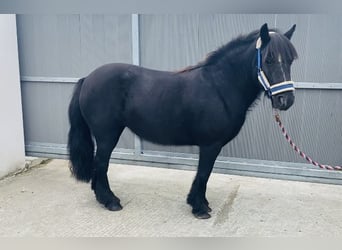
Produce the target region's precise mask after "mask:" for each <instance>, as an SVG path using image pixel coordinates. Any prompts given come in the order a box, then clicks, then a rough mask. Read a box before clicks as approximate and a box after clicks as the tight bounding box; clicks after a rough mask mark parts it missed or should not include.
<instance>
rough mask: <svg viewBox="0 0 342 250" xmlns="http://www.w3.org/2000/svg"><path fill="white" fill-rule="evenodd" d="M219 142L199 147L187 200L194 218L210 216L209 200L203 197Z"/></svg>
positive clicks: (219, 146) (217, 152)
mask: <svg viewBox="0 0 342 250" xmlns="http://www.w3.org/2000/svg"><path fill="white" fill-rule="evenodd" d="M221 148H222V146H221V144H215V145H212V146H203V147H200V157H199V163H198V169H197V174H196V177H195V179H194V181H193V183H192V186H191V190H190V193H189V195H188V198H187V202H188V204H189V205H191V206H192V213H193V214H194V216H195V217H196V218H199V219H208V218H210V214H209V212H211V208H210V207H209V202H208V200H207V199H206V197H205V192H206V190H207V182H208V179H209V176H210V174H211V171H212V169H213V166H214V163H215V160H216V157H217V156H218V154H219V153H220V151H221Z"/></svg>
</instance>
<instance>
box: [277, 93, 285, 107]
mask: <svg viewBox="0 0 342 250" xmlns="http://www.w3.org/2000/svg"><path fill="white" fill-rule="evenodd" d="M278 102H279V104H280V106H286V98H285V97H284V96H282V95H281V96H278Z"/></svg>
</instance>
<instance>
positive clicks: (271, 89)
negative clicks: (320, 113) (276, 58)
mask: <svg viewBox="0 0 342 250" xmlns="http://www.w3.org/2000/svg"><path fill="white" fill-rule="evenodd" d="M255 47H256V49H257V68H258V80H259V82H260V84H261V86H262V87H263V88H264V90H265V91H266V93H267V96H268V97H271V96H274V95H277V94H280V93H284V92H287V91H294V90H295V88H294V82H293V81H283V82H279V83H276V84H273V85H271V84H270V82H269V81H268V79H267V77H266V75H265V73H264V71H263V70H262V67H261V66H262V64H261V62H262V60H261V38H260V37H259V38H258V40H257V42H256V46H255Z"/></svg>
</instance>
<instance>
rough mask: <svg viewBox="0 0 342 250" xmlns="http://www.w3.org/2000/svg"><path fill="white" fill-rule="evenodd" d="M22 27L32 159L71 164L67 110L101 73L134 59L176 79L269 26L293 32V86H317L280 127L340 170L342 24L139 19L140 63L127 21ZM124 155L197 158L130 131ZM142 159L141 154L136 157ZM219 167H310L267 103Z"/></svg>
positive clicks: (315, 19) (94, 19) (24, 23)
mask: <svg viewBox="0 0 342 250" xmlns="http://www.w3.org/2000/svg"><path fill="white" fill-rule="evenodd" d="M17 19H18V20H17V21H18V37H19V51H20V66H21V76H22V94H23V110H24V126H25V139H26V145H27V147H26V149H27V152H28V154H35V155H44V154H52V155H59V154H60V155H65V153H66V150H65V144H66V138H67V131H68V121H67V106H68V103H69V99H70V96H71V93H72V88H73V85H74V84H71V83H70V82H74V81H75V80H76V78H79V77H82V76H85V75H87V74H88V73H89V72H90V71H91V70H93V69H94V68H96V67H98V66H99V65H102V64H104V63H107V62H126V63H132V62H133V59H132V58H133V57H134V56H138V57H140V64H141V65H142V66H145V67H149V68H154V69H162V70H176V69H180V68H182V67H185V66H187V65H191V64H196V63H197V62H198V61H200V60H202V59H203V57H205V55H206V54H207V53H208V52H210V51H212V50H215V49H216V48H218V47H220V46H221V45H223V44H225V43H227V42H228V41H230V40H231V39H232V38H234V37H236V36H238V35H239V34H244V33H248V32H250V31H252V30H254V29H258V28H260V26H261V25H262V24H263V23H265V22H267V23H268V24H269V26H270V27H277V28H279V29H280V30H282V31H286V30H287V29H289V28H290V27H291V26H292V25H293V24H294V23H296V24H297V30H296V33H295V34H294V37H293V43H294V44H295V47H296V48H297V50H298V54H299V60H298V61H296V62H295V63H294V65H293V73H292V75H293V79H294V80H295V81H297V82H304V84H301V86H307V85H308V84H307V83H312V84H313V85H314V88H313V89H308V88H301V89H298V90H297V92H296V102H295V105H294V106H293V107H292V108H291V109H290V111H288V112H287V113H283V114H282V116H283V120H284V123H285V124H286V126H287V128H288V130H289V132H290V133H291V135H292V136H293V138H294V140H295V141H296V143H297V144H298V145H299V146H301V147H303V149H305V151H307V152H308V154H309V155H312V156H314V158H316V159H317V160H318V161H322V162H324V163H327V164H342V154H341V151H342V126H341V125H342V110H341V107H342V105H341V104H342V98H341V97H342V96H341V95H342V88H341V86H342V73H341V72H342V60H341V59H342V17H341V16H330V15H287V14H286V15H271V14H269V15H238V14H234V15H230V14H210V15H209V14H208V15H204V14H194V15H140V16H139V24H138V26H139V41H138V42H139V48H140V53H139V55H133V54H132V42H133V43H134V41H132V25H134V24H133V23H132V19H131V15H114V16H113V15H54V16H41V15H18V17H17ZM329 86H333V87H334V89H329ZM336 86H337V87H336ZM137 147H139V148H138V149H137ZM140 147H141V148H140ZM118 148H119V149H116V151H120V152H121V153H124V154H121V155H120V156H119V157H118V156H117V157H118V158H120V159H130V160H143V161H151V162H152V161H156V162H164V163H171V162H172V160H170V158H171V157H173V156H177V157H179V156H182V157H185V158H188V157H190V158H191V157H193V156H192V154H194V153H197V152H198V149H197V147H172V146H166V147H163V146H159V145H154V144H151V143H149V142H146V141H143V142H142V143H141V146H140V143H137V139H136V138H135V137H134V135H133V134H132V133H131V132H130V131H125V133H124V134H123V136H122V137H121V139H120V142H119V145H118ZM140 151H142V152H144V154H143V155H138V156H137V155H135V153H136V152H140ZM134 152H135V153H134ZM151 155H159V157H162V158H163V157H164V158H163V160H161V158H158V159H155V158H153V157H152V156H151ZM150 156H151V157H150ZM113 157H114V158H115V157H116V156H115V155H114V156H113ZM149 157H150V158H149ZM194 157H196V156H194ZM220 157H221V159H226V157H229V158H230V159H235V158H239V159H242V160H241V161H244V160H243V159H256V160H266V161H282V162H295V163H303V162H304V161H303V160H301V159H300V158H299V157H298V156H296V155H295V154H294V153H293V151H292V150H291V149H290V147H289V146H288V145H287V144H286V142H285V140H284V139H283V138H282V137H281V134H280V132H279V131H278V128H277V127H276V124H275V123H274V122H273V118H272V113H271V106H270V103H269V102H268V101H267V100H264V99H263V98H262V99H261V100H260V101H259V103H258V105H256V106H255V107H254V108H253V109H252V111H251V112H250V114H249V115H248V118H247V121H246V123H245V125H244V127H243V129H242V131H241V133H240V134H239V135H238V136H237V138H236V139H234V140H233V141H232V142H231V143H229V144H228V145H227V146H226V147H225V148H224V149H223V150H222V153H221V155H220ZM231 157H232V158H231ZM271 164H273V163H271ZM222 168H225V166H224V165H222ZM265 171H273V170H265Z"/></svg>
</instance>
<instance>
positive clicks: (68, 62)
mask: <svg viewBox="0 0 342 250" xmlns="http://www.w3.org/2000/svg"><path fill="white" fill-rule="evenodd" d="M17 19H18V22H17V23H18V40H19V50H20V52H21V53H20V67H21V75H24V76H46V77H81V76H85V75H87V74H89V73H90V71H92V70H94V69H95V68H96V67H98V66H100V65H102V64H105V63H109V62H126V63H131V62H132V53H131V41H132V36H131V17H130V15H18V17H17Z"/></svg>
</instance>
